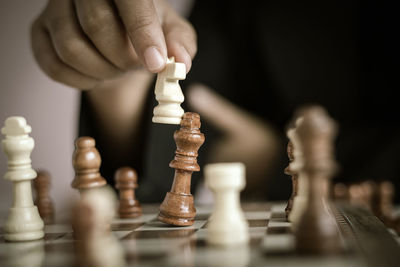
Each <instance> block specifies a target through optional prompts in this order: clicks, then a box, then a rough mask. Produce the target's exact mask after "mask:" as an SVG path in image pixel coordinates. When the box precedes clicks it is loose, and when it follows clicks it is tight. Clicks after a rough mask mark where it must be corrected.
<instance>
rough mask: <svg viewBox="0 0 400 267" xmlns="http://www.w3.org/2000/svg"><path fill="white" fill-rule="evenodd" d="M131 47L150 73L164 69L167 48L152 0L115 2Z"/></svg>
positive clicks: (121, 0)
mask: <svg viewBox="0 0 400 267" xmlns="http://www.w3.org/2000/svg"><path fill="white" fill-rule="evenodd" d="M115 3H116V6H117V9H118V11H119V13H120V16H121V19H122V22H123V24H124V25H125V28H126V30H127V32H128V35H129V37H130V39H131V41H132V44H133V47H134V48H135V51H136V53H137V55H138V56H139V58H140V60H141V61H142V63H143V65H144V66H145V67H146V68H147V69H148V70H149V71H151V72H159V71H161V70H162V69H164V67H165V63H166V58H167V48H166V44H165V38H164V34H163V31H162V28H161V24H160V21H159V16H158V14H157V11H156V9H155V7H154V4H153V1H152V0H115Z"/></svg>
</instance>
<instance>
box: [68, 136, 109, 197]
mask: <svg viewBox="0 0 400 267" xmlns="http://www.w3.org/2000/svg"><path fill="white" fill-rule="evenodd" d="M95 145H96V142H95V141H94V139H93V138H91V137H87V136H84V137H79V138H78V139H77V140H76V141H75V151H74V154H73V156H72V164H73V166H74V169H75V178H74V180H73V181H72V184H71V186H72V187H73V188H76V189H79V190H80V191H81V190H84V189H91V188H96V187H101V186H103V185H105V184H106V183H107V182H106V180H105V179H104V178H103V177H102V176H101V175H100V172H99V169H100V165H101V157H100V154H99V151H98V150H97V149H96V147H95Z"/></svg>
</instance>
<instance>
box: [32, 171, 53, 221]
mask: <svg viewBox="0 0 400 267" xmlns="http://www.w3.org/2000/svg"><path fill="white" fill-rule="evenodd" d="M33 187H34V189H35V191H36V198H35V205H36V206H37V208H38V210H39V214H40V217H42V219H43V221H44V222H45V223H52V222H54V206H53V201H52V199H51V197H50V187H51V176H50V173H49V172H47V171H45V170H38V171H37V177H36V179H34V180H33Z"/></svg>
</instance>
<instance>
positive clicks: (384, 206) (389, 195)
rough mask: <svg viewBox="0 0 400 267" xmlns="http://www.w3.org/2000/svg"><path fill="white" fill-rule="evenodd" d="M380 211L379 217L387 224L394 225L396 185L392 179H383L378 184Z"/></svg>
mask: <svg viewBox="0 0 400 267" xmlns="http://www.w3.org/2000/svg"><path fill="white" fill-rule="evenodd" d="M378 195H379V200H378V207H379V208H378V213H377V215H376V216H377V217H378V218H379V219H381V220H382V221H383V222H384V223H385V224H386V225H387V226H389V227H393V226H395V223H394V216H393V210H394V208H393V197H394V185H393V183H392V182H390V181H383V182H381V183H379V185H378Z"/></svg>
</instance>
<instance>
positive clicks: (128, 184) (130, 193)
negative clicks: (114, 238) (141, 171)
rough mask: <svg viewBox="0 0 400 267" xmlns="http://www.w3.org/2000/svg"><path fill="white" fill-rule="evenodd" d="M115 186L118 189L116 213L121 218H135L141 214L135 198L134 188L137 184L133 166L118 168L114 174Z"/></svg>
mask: <svg viewBox="0 0 400 267" xmlns="http://www.w3.org/2000/svg"><path fill="white" fill-rule="evenodd" d="M114 180H115V188H117V189H118V190H119V196H120V200H119V208H118V213H119V217H121V218H136V217H139V216H140V215H142V208H141V207H140V204H139V201H137V199H135V191H134V190H135V188H137V187H138V184H137V173H136V171H135V170H134V169H133V168H130V167H122V168H119V169H118V170H117V171H116V172H115V175H114Z"/></svg>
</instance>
